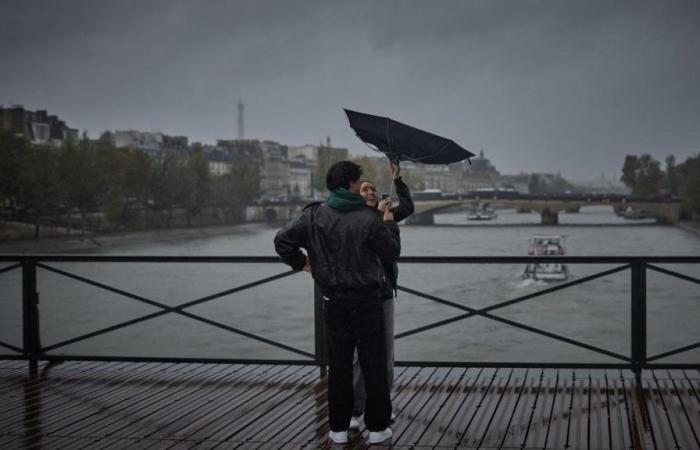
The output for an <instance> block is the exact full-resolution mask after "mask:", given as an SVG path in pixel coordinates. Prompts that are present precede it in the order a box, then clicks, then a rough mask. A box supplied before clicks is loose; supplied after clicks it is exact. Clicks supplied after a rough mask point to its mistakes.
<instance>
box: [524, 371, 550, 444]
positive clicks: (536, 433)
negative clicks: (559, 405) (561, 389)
mask: <svg viewBox="0 0 700 450" xmlns="http://www.w3.org/2000/svg"><path fill="white" fill-rule="evenodd" d="M557 381H558V373H557V372H555V371H552V370H545V369H543V370H542V371H541V373H540V379H539V383H538V387H537V391H536V393H535V398H534V400H533V404H532V412H531V415H530V417H529V418H528V424H527V427H526V430H527V431H526V432H525V433H524V435H523V439H522V442H520V443H519V444H520V446H521V447H523V448H544V446H545V439H546V435H547V428H548V426H549V415H550V411H551V409H552V403H553V402H554V399H555V396H556V388H557ZM517 444H518V442H517V441H516V442H515V443H514V445H515V446H517Z"/></svg>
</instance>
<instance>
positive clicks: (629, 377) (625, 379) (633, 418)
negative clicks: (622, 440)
mask: <svg viewBox="0 0 700 450" xmlns="http://www.w3.org/2000/svg"><path fill="white" fill-rule="evenodd" d="M620 375H621V376H620V379H621V381H622V384H623V388H624V394H625V402H626V404H627V411H628V412H627V414H628V417H629V420H630V422H629V425H630V440H631V441H632V446H633V448H644V449H652V448H657V447H656V443H655V440H654V431H653V429H652V428H651V422H650V419H649V414H648V408H647V405H646V400H645V398H644V395H643V394H642V391H641V388H640V386H638V385H637V382H636V381H635V380H634V374H631V372H628V371H621V372H620Z"/></svg>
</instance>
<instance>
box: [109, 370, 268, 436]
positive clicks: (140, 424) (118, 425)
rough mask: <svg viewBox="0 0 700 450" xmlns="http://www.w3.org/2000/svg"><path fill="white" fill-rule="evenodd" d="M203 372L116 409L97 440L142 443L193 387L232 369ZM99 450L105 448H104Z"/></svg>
mask: <svg viewBox="0 0 700 450" xmlns="http://www.w3.org/2000/svg"><path fill="white" fill-rule="evenodd" d="M256 368H257V366H254V367H250V370H251V371H255V370H256ZM207 369H208V370H207V371H205V372H201V371H198V372H195V373H192V374H188V375H186V376H185V377H184V378H181V379H177V380H173V381H172V382H171V383H170V384H167V385H165V386H164V387H163V389H162V390H160V391H158V392H156V393H155V394H152V395H149V396H148V397H147V398H146V399H145V400H143V401H141V402H133V403H131V404H129V405H127V406H126V408H122V409H120V412H119V416H118V420H113V421H112V422H111V423H110V424H109V426H108V427H102V428H100V429H97V430H96V433H97V435H98V436H104V437H108V438H110V437H122V438H130V439H134V440H135V442H138V440H139V439H145V436H144V435H145V434H148V433H149V432H150V431H152V430H153V429H155V428H158V427H159V426H161V425H162V424H163V423H164V422H165V420H164V418H165V417H168V414H169V413H170V412H173V411H177V410H178V408H177V404H178V402H180V401H182V399H184V398H185V397H186V395H187V394H188V393H190V392H192V390H193V389H196V386H198V385H201V384H202V383H203V384H205V385H206V384H208V383H210V382H215V381H216V380H218V379H220V378H221V377H224V376H226V374H227V373H228V371H229V370H231V369H232V368H231V367H230V366H226V365H219V364H215V365H214V364H208V365H207ZM170 438H172V439H175V440H182V437H181V436H176V435H174V436H170ZM105 442H106V441H98V442H96V443H95V445H96V446H103V444H104V443H105ZM102 448H109V446H108V445H105V446H103V447H102Z"/></svg>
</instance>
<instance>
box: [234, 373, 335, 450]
mask: <svg viewBox="0 0 700 450" xmlns="http://www.w3.org/2000/svg"><path fill="white" fill-rule="evenodd" d="M307 376H308V378H307V380H308V381H309V382H308V383H306V384H305V385H302V387H301V388H300V389H298V390H296V391H294V392H293V394H292V395H291V396H289V397H286V398H284V400H282V401H281V402H279V403H278V404H277V406H270V409H269V410H268V412H267V413H265V414H262V415H259V416H258V418H257V420H255V421H254V422H251V423H250V424H249V425H248V426H245V427H243V428H242V429H241V431H240V432H237V433H235V434H233V435H232V437H233V438H235V440H236V441H241V442H243V445H244V446H245V447H248V448H252V447H254V446H256V445H259V444H262V443H265V442H276V443H277V444H278V445H282V444H283V443H284V439H282V438H283V437H284V433H285V432H286V428H285V424H291V423H293V422H294V421H295V420H296V419H298V418H299V417H300V416H302V415H303V414H304V413H305V412H306V410H307V409H313V407H314V403H315V398H316V396H317V395H319V394H320V391H321V390H322V388H325V383H322V382H321V381H320V379H319V377H318V375H317V374H316V373H315V371H313V370H312V371H311V372H310V373H309V374H308V375H307ZM275 436H277V439H276V440H275V439H274V438H275Z"/></svg>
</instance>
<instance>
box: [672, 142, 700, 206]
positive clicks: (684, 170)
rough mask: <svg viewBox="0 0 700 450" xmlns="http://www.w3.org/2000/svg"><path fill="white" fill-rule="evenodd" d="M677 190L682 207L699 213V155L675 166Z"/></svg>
mask: <svg viewBox="0 0 700 450" xmlns="http://www.w3.org/2000/svg"><path fill="white" fill-rule="evenodd" d="M677 173H678V175H679V183H678V190H679V192H678V193H679V195H680V198H681V202H682V205H683V208H684V209H686V210H687V211H689V212H690V213H691V214H694V215H700V155H698V156H694V157H691V158H688V159H687V160H686V161H685V162H684V163H683V164H679V165H678V167H677Z"/></svg>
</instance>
